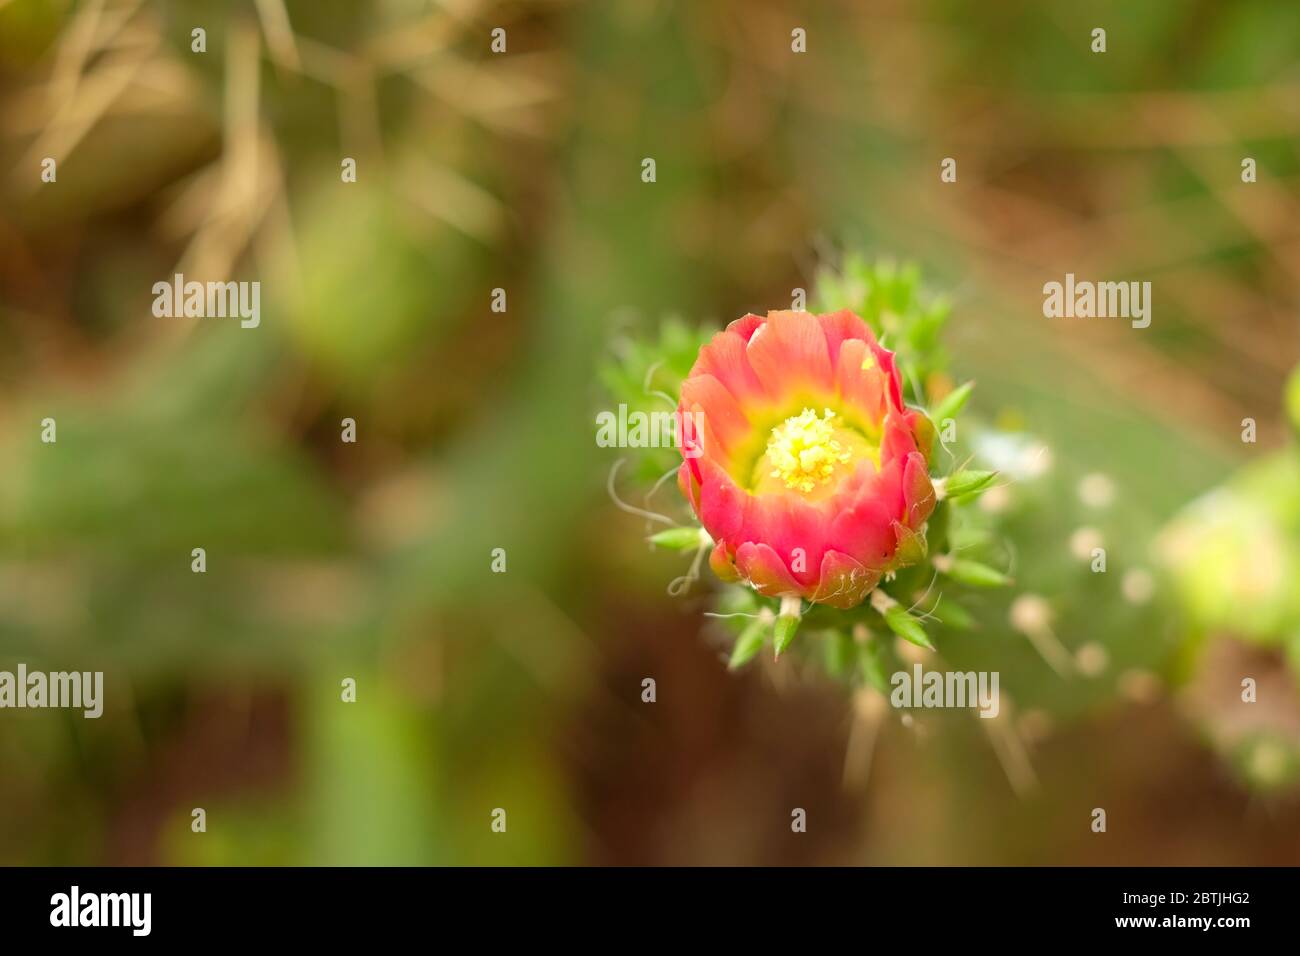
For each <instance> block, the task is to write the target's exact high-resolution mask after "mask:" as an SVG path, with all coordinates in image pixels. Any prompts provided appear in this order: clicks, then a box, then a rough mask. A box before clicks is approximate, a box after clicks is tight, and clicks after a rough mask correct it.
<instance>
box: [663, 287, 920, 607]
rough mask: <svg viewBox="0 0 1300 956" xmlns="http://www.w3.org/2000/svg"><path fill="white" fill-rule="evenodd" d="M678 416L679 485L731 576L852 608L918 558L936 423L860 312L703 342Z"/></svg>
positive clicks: (756, 324) (719, 569) (796, 318)
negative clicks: (906, 390) (908, 398)
mask: <svg viewBox="0 0 1300 956" xmlns="http://www.w3.org/2000/svg"><path fill="white" fill-rule="evenodd" d="M678 416H679V422H680V425H681V432H680V434H681V436H682V441H681V444H682V452H683V459H684V460H683V462H682V466H681V470H680V471H679V472H678V476H677V477H678V483H679V484H680V486H681V488H682V492H683V493H684V494H685V495H686V497H687V498H688V499H689V500H690V502H691V506H692V507H693V508H694V509H695V513H696V515H697V516H698V517H699V519H700V522H701V524H703V525H704V528H705V530H706V531H708V533H709V534H710V535H711V536H712V537H713V540H714V542H715V547H714V550H713V553H712V556H711V558H710V562H709V563H710V565H711V566H712V567H713V569H714V571H715V572H716V573H717V574H718V576H719V577H722V578H724V579H726V580H730V581H735V580H744V581H747V582H748V583H749V584H751V585H752V586H753V587H754V588H755V589H756V590H757V591H758V592H759V593H761V594H765V595H768V596H771V597H778V596H782V597H784V596H796V595H797V596H800V597H803V598H806V599H807V600H809V601H813V602H816V603H821V604H827V605H830V606H832V607H837V608H850V607H854V606H856V605H858V604H860V603H861V602H862V601H863V599H864V598H865V597H866V596H867V594H868V593H869V592H870V591H871V590H872V588H874V587H875V586H876V584H877V583H879V581H880V579H881V576H882V575H884V574H886V573H887V572H890V571H893V570H895V569H897V568H898V567H900V566H902V565H903V564H905V563H909V562H910V560H915V558H916V557H917V556H919V549H920V544H921V542H922V540H923V539H922V538H921V537H920V535H922V534H923V531H922V529H923V527H924V524H925V521H926V519H927V518H928V517H929V516H930V512H931V511H932V510H933V509H934V504H935V492H934V486H933V485H932V484H931V483H930V476H929V469H928V458H929V454H930V447H931V443H932V441H933V435H934V431H933V427H932V426H931V425H930V422H929V419H927V418H926V417H925V416H924V415H923V414H922V413H920V412H918V411H915V410H911V409H908V408H906V407H904V405H903V392H902V383H901V381H900V378H899V374H898V368H897V367H896V365H895V363H894V353H892V352H890V351H889V350H888V349H885V348H883V347H881V345H880V344H879V343H878V342H877V341H876V339H875V336H873V335H872V334H871V330H870V329H869V328H868V327H867V324H866V323H865V322H863V321H862V319H860V318H859V317H858V316H856V315H854V314H853V313H852V312H850V311H848V310H842V311H840V312H831V313H828V314H825V315H812V314H810V313H807V312H769V313H768V315H767V318H766V319H764V318H761V317H760V316H757V315H746V316H745V317H744V318H741V319H738V320H736V321H735V322H732V323H731V324H730V325H729V326H727V328H726V330H725V331H723V332H720V333H718V334H717V335H715V336H714V337H713V340H712V341H711V342H709V343H708V344H707V345H705V346H704V347H703V348H702V349H700V354H699V357H698V358H697V359H696V361H695V365H694V366H693V367H692V369H691V373H690V375H688V376H687V378H686V380H685V381H684V382H683V383H682V392H681V400H680V403H679V405H678Z"/></svg>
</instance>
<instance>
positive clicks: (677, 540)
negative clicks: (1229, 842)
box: [650, 528, 713, 551]
mask: <svg viewBox="0 0 1300 956" xmlns="http://www.w3.org/2000/svg"><path fill="white" fill-rule="evenodd" d="M712 542H713V539H712V538H710V537H709V535H708V532H706V531H705V530H704V529H703V528H669V529H668V530H667V531H660V532H659V533H658V534H652V535H651V536H650V543H651V544H653V545H656V546H657V547H660V548H671V549H672V550H674V551H694V550H695V549H696V548H699V547H703V546H704V545H706V544H712Z"/></svg>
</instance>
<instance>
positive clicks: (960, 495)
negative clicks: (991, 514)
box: [939, 471, 998, 501]
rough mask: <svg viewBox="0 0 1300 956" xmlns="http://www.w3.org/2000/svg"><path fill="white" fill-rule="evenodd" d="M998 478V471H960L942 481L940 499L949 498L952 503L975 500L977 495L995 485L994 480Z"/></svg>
mask: <svg viewBox="0 0 1300 956" xmlns="http://www.w3.org/2000/svg"><path fill="white" fill-rule="evenodd" d="M997 476H998V473H997V472H996V471H958V472H955V473H953V474H951V475H949V476H948V477H947V478H943V479H940V480H941V482H942V490H941V494H940V495H939V497H940V498H948V499H950V500H952V501H962V500H965V499H968V498H974V497H975V496H976V495H979V494H981V493H982V492H984V491H986V490H987V489H988V487H989V485H991V484H993V479H994V478H996V477H997Z"/></svg>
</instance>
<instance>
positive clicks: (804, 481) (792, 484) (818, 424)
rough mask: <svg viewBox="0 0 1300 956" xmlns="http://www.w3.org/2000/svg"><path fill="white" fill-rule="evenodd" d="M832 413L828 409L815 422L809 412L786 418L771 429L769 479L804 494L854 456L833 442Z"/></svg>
mask: <svg viewBox="0 0 1300 956" xmlns="http://www.w3.org/2000/svg"><path fill="white" fill-rule="evenodd" d="M834 417H835V413H834V412H832V411H831V410H830V409H829V408H827V409H825V410H824V417H822V418H818V417H817V413H816V412H815V411H813V410H812V409H811V408H805V409H804V410H803V411H802V412H800V413H799V414H798V415H794V416H792V417H791V418H787V419H786V420H785V421H784V422H782V423H781V424H780V425H777V426H776V427H775V428H773V429H772V435H771V437H770V438H768V440H767V460H768V462H769V463H770V464H771V465H772V472H771V477H773V478H780V479H781V480H782V481H783V482H785V486H786V487H787V488H792V489H797V490H799V491H802V492H804V493H805V494H807V493H808V492H810V491H812V490H813V489H814V488H816V487H817V486H818V485H820V484H822V483H823V482H825V481H827V480H828V479H829V478H830V477H831V476H832V475H833V474H835V466H836V465H839V464H842V463H844V462H846V461H848V460H849V459H850V458H851V457H853V453H852V452H850V451H849V450H848V449H847V448H845V447H844V446H843V445H841V444H840V443H839V442H838V441H836V440H835V437H834V434H835V426H834V425H832V424H831V419H832V418H834Z"/></svg>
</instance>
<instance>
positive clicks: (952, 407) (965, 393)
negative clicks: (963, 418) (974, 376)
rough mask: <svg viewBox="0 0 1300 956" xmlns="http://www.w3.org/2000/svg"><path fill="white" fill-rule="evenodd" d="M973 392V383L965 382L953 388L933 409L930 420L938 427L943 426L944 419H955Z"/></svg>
mask: <svg viewBox="0 0 1300 956" xmlns="http://www.w3.org/2000/svg"><path fill="white" fill-rule="evenodd" d="M974 390H975V383H974V382H967V383H966V384H965V385H960V386H958V387H957V388H954V389H953V390H952V391H951V392H949V393H948V394H947V395H945V396H944V397H943V399H942V400H941V401H940V402H939V404H938V405H936V406H935V407H934V411H933V412H932V414H931V418H933V419H934V420H935V421H936V422H938V423H939V425H940V427H942V426H943V420H944V419H945V418H956V417H957V413H958V412H960V411H961V410H962V409H963V408H964V407H965V406H966V400H967V399H968V398H970V393H971V392H972V391H974Z"/></svg>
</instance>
